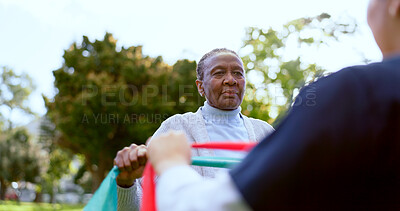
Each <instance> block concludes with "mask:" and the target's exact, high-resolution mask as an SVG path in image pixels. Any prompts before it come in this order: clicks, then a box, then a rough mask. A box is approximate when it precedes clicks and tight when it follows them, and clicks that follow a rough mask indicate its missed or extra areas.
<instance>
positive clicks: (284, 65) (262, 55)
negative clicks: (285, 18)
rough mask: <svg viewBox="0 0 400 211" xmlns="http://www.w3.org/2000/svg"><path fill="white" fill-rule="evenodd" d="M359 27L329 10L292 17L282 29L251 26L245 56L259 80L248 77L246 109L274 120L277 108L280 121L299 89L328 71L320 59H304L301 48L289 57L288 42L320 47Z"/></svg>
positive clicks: (263, 117)
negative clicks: (308, 15)
mask: <svg viewBox="0 0 400 211" xmlns="http://www.w3.org/2000/svg"><path fill="white" fill-rule="evenodd" d="M356 29H357V24H356V23H355V21H354V20H353V19H350V18H345V19H339V20H333V19H332V18H331V16H330V15H329V14H326V13H323V14H321V15H318V16H316V17H311V18H300V19H296V20H293V21H290V22H289V23H287V24H285V25H284V26H283V27H282V29H281V30H274V29H272V28H268V29H262V28H254V27H251V28H248V29H247V32H246V39H245V41H244V44H243V49H242V50H244V51H248V52H250V53H247V54H246V55H244V56H243V58H242V59H243V63H244V65H245V66H246V67H247V68H248V69H249V71H248V74H247V75H248V76H250V75H253V77H257V80H259V81H257V82H252V81H249V80H248V83H247V90H246V97H245V100H244V103H243V104H242V107H243V112H244V113H245V114H247V115H250V116H253V117H256V118H260V119H263V120H266V121H269V122H272V121H273V120H274V118H273V117H271V116H270V115H269V111H271V110H273V111H275V112H276V113H279V116H278V117H277V118H276V120H275V122H274V123H273V124H274V125H276V124H278V123H279V120H280V119H282V118H283V117H284V116H285V114H286V111H287V110H288V109H289V107H290V105H291V104H292V103H293V100H294V97H295V95H296V93H297V92H298V91H299V89H300V88H301V87H303V86H304V85H305V84H306V83H309V82H312V81H314V80H316V79H318V78H319V77H321V76H323V73H324V72H325V69H323V68H321V67H320V66H318V65H317V64H316V63H308V62H307V61H304V60H303V59H302V58H301V56H300V55H301V52H300V50H298V53H297V55H298V56H297V58H295V59H288V58H287V57H286V58H285V55H286V54H288V53H289V52H288V46H289V45H292V46H293V45H294V46H297V47H298V49H300V48H302V49H303V48H307V47H310V46H313V47H316V48H317V49H318V47H319V46H320V45H329V44H330V43H332V42H335V41H338V39H339V37H340V36H342V35H346V34H352V33H354V32H355V31H356ZM290 53H291V54H293V52H290ZM248 78H249V77H248Z"/></svg>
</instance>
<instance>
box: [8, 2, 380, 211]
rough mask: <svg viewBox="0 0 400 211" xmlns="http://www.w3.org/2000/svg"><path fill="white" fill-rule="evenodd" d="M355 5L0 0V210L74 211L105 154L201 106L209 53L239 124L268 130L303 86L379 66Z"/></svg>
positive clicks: (360, 7)
mask: <svg viewBox="0 0 400 211" xmlns="http://www.w3.org/2000/svg"><path fill="white" fill-rule="evenodd" d="M367 4H368V1H367V0H354V1H351V2H349V1H346V0H338V1H331V2H325V1H317V0H305V1H295V0H282V1H278V2H277V1H261V0H259V1H257V0H250V1H225V0H223V1H222V0H221V1H211V0H207V1H179V0H173V1H156V0H152V1H146V2H139V1H113V2H110V1H93V0H85V1H76V0H60V1H55V0H40V1H28V0H0V210H18V207H20V208H21V206H25V207H23V208H24V209H23V210H29V209H32V210H34V209H36V208H37V207H39V208H37V209H44V210H46V209H64V210H74V209H80V208H81V207H82V206H83V205H84V204H85V203H87V201H88V200H89V199H90V197H91V196H92V193H93V192H94V191H95V190H96V189H97V187H98V186H99V184H100V183H101V181H102V180H103V179H104V177H105V175H106V174H107V172H108V171H109V170H110V169H111V168H112V165H113V158H114V156H115V155H116V152H117V151H118V150H120V149H122V148H123V147H124V146H128V145H130V144H131V143H136V144H142V143H144V142H145V141H146V139H147V137H149V136H151V135H152V134H153V133H154V132H155V130H156V129H157V128H158V127H159V126H160V124H161V122H162V121H163V120H165V119H166V118H168V117H170V116H172V115H174V114H177V113H184V112H188V111H196V110H197V108H198V107H199V106H201V105H202V104H203V102H204V98H201V97H200V96H199V95H198V93H197V89H196V86H195V83H194V81H195V80H196V73H195V68H196V61H198V60H199V59H200V58H201V56H202V55H203V54H205V53H206V52H208V51H210V50H212V49H214V48H220V47H226V48H229V49H232V50H235V51H237V52H238V53H239V55H240V56H241V57H242V59H243V62H244V65H245V68H246V70H247V73H246V77H247V88H246V95H245V98H244V102H243V103H242V113H243V114H245V115H247V116H251V117H254V118H259V119H263V120H265V121H268V122H269V123H271V124H273V125H274V126H275V127H276V126H277V125H278V124H279V121H280V120H282V118H283V117H284V116H285V114H286V112H287V110H288V109H289V108H290V106H291V104H292V103H293V100H294V98H295V96H296V95H297V93H298V92H299V90H300V89H301V87H303V86H304V85H306V84H307V83H310V82H312V81H314V80H317V79H318V78H319V77H322V76H324V75H327V74H330V73H332V72H335V71H337V70H339V69H341V68H343V67H346V66H349V65H358V64H366V63H370V62H374V61H379V60H380V59H381V55H380V53H379V51H378V48H377V46H376V44H375V43H374V41H373V37H372V35H371V33H370V31H369V29H368V26H367V23H366V9H367ZM28 202H29V203H28ZM43 202H45V203H51V204H52V205H51V206H50V205H46V204H43ZM35 203H36V204H35ZM67 204H77V205H76V206H74V205H67ZM35 207H36V208H35Z"/></svg>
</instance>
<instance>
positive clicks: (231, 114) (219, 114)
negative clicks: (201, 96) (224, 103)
mask: <svg viewBox="0 0 400 211" xmlns="http://www.w3.org/2000/svg"><path fill="white" fill-rule="evenodd" d="M241 110H242V108H241V107H240V106H239V107H238V108H237V109H235V110H232V111H225V110H221V109H218V108H214V107H212V106H210V104H208V102H207V101H205V102H204V106H203V107H202V109H201V111H202V114H203V115H204V116H205V117H206V118H207V117H210V118H212V119H214V118H217V119H219V118H224V119H225V118H226V119H234V118H237V117H239V115H238V114H239V113H240V111H241Z"/></svg>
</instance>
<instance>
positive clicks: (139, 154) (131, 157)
mask: <svg viewBox="0 0 400 211" xmlns="http://www.w3.org/2000/svg"><path fill="white" fill-rule="evenodd" d="M146 162H147V147H146V146H145V145H140V146H137V145H136V144H131V146H129V147H125V148H123V149H122V150H120V151H118V153H117V156H116V157H115V159H114V164H115V165H117V166H118V168H119V170H120V173H119V175H118V176H117V179H116V180H117V185H119V186H120V187H124V188H128V187H131V186H132V185H133V184H134V182H135V180H136V179H138V178H140V177H142V175H143V169H144V166H145V165H146Z"/></svg>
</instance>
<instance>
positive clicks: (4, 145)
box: [0, 128, 40, 200]
mask: <svg viewBox="0 0 400 211" xmlns="http://www.w3.org/2000/svg"><path fill="white" fill-rule="evenodd" d="M3 138H4V137H2V139H1V140H0V169H2V171H0V181H1V199H2V200H4V196H5V191H6V189H7V187H8V186H9V185H10V183H11V182H13V181H21V180H23V181H26V182H32V183H36V182H37V181H38V180H39V175H40V164H39V155H38V154H37V152H39V150H40V149H39V148H38V147H37V146H36V145H33V144H32V143H31V142H30V141H29V135H28V133H27V132H26V130H25V129H23V128H16V129H14V130H13V131H12V133H9V134H8V135H6V136H5V138H4V139H3Z"/></svg>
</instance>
